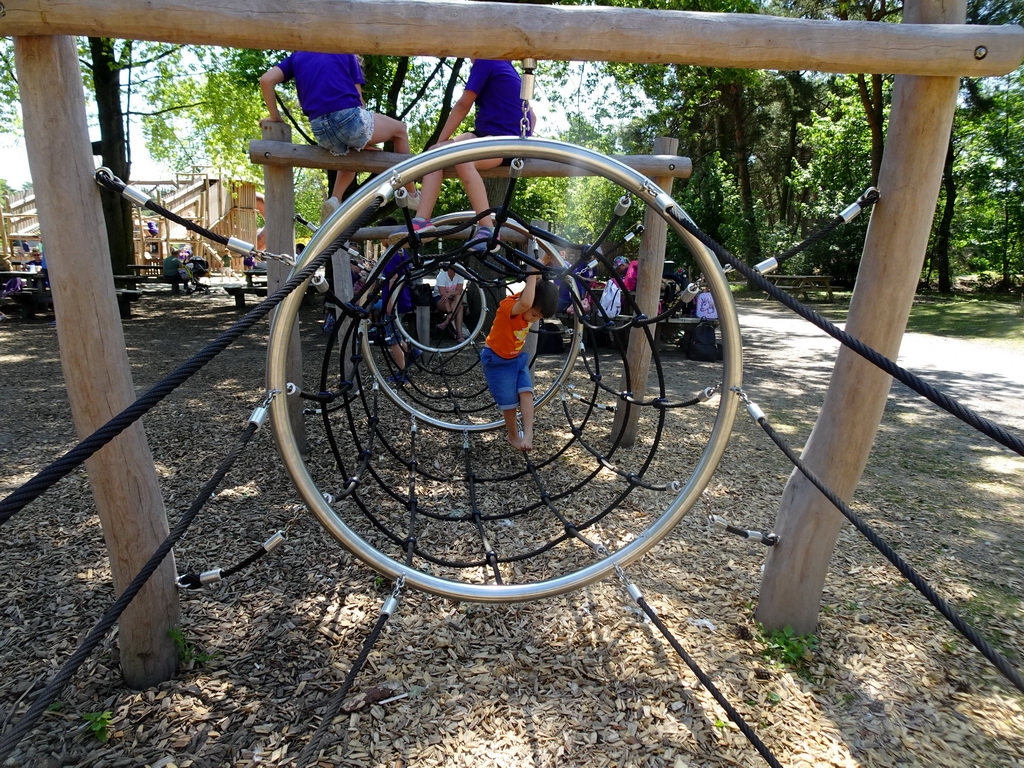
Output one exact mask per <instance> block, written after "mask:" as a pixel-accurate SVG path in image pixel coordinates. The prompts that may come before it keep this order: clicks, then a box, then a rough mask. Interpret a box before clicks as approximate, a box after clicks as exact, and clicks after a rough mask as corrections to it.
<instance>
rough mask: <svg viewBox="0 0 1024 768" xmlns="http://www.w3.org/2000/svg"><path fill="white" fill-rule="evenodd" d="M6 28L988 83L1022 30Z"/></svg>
mask: <svg viewBox="0 0 1024 768" xmlns="http://www.w3.org/2000/svg"><path fill="white" fill-rule="evenodd" d="M3 7H4V9H5V11H6V13H5V14H4V15H3V16H2V17H0V35H90V36H95V37H114V38H124V39H132V40H160V41H165V42H170V43H193V44H200V45H220V46H227V47H234V48H262V49H285V50H309V51H344V52H351V53H362V54H385V55H392V56H420V55H422V56H463V57H476V58H489V59H510V60H516V59H523V58H527V57H529V58H535V59H559V60H570V61H573V60H576V61H629V62H639V63H664V64H692V65H699V66H706V67H734V68H739V69H774V70H816V71H819V72H865V73H869V72H871V73H874V72H878V73H891V74H904V75H940V76H943V75H944V76H968V77H982V76H988V75H1002V74H1006V73H1008V72H1012V71H1013V70H1015V69H1016V68H1017V67H1018V66H1019V65H1020V64H1021V61H1022V59H1024V29H1022V28H1021V27H1019V26H1015V25H1007V26H1001V27H984V26H971V25H966V24H881V23H875V22H861V21H818V20H809V19H788V18H778V17H772V16H758V15H754V14H741V13H735V14H723V13H695V12H687V11H651V10H645V9H637V8H610V7H592V6H546V5H545V6H541V5H532V4H522V5H520V4H511V3H491V2H465V1H464V0H463V1H459V0H429V1H428V0H388V1H387V2H381V0H188V2H172V1H171V0H149V1H148V2H146V3H143V4H140V3H139V2H138V0H61V1H60V2H57V1H56V0H3Z"/></svg>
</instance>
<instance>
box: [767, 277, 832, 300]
mask: <svg viewBox="0 0 1024 768" xmlns="http://www.w3.org/2000/svg"><path fill="white" fill-rule="evenodd" d="M765 278H766V279H767V280H768V281H769V282H770V283H772V284H773V285H777V286H778V287H779V288H782V289H783V290H785V291H788V292H789V293H791V294H793V295H794V296H802V297H803V298H804V300H806V299H807V293H808V291H819V292H824V293H826V294H828V300H829V301H833V300H834V299H833V298H832V277H831V276H830V275H765Z"/></svg>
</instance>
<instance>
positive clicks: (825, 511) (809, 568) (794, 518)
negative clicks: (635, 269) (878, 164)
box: [756, 0, 966, 634]
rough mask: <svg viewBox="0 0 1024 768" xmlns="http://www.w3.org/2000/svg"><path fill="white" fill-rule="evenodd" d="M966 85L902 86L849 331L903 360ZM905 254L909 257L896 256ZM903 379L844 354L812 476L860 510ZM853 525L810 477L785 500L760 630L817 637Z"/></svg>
mask: <svg viewBox="0 0 1024 768" xmlns="http://www.w3.org/2000/svg"><path fill="white" fill-rule="evenodd" d="M904 13H905V15H906V16H907V18H908V19H915V20H922V21H924V20H927V21H942V20H949V21H950V22H956V21H959V20H962V19H963V18H964V16H965V14H966V0H907V2H906V5H905V6H904ZM959 90H960V81H959V80H958V79H957V78H955V77H947V78H943V77H898V78H896V81H895V83H894V84H893V95H892V111H891V114H890V118H889V131H888V135H887V137H886V143H885V157H884V159H883V161H882V168H881V172H880V173H879V177H878V189H879V192H880V193H881V197H880V199H879V201H878V203H876V204H875V206H874V207H873V208H872V210H871V222H870V224H869V225H868V234H867V239H866V241H865V243H864V255H863V258H862V259H861V264H860V271H859V272H858V273H857V283H856V286H855V288H854V291H853V298H852V299H851V300H850V312H849V315H848V316H847V321H846V332H847V333H849V334H850V335H851V336H854V337H855V338H858V339H860V340H861V341H863V342H864V343H865V344H867V345H868V346H870V347H872V348H873V349H875V350H877V351H878V352H881V353H882V354H883V355H885V356H886V357H888V358H889V359H891V360H895V359H896V356H897V354H898V353H899V350H900V342H901V341H902V339H903V333H904V329H905V328H906V325H907V318H908V317H909V316H910V308H911V306H912V304H913V301H914V294H915V293H916V291H917V281H918V280H919V279H920V275H921V265H922V264H923V262H924V255H925V249H926V248H927V247H928V235H929V233H930V232H931V225H932V219H933V217H934V213H935V201H936V199H937V197H938V194H939V184H940V182H941V180H942V166H943V161H944V159H945V157H946V147H947V145H948V143H949V134H950V130H951V126H952V124H953V113H954V111H955V110H956V100H957V94H958V93H959ZM894 254H898V257H897V256H894ZM891 386H892V377H891V376H889V374H887V373H885V372H884V371H883V370H881V369H880V368H877V367H875V366H874V365H872V364H871V363H869V362H867V361H866V360H864V358H862V357H861V356H860V355H858V354H856V353H855V352H853V351H851V350H850V349H849V348H847V347H842V348H841V349H840V350H839V355H838V357H837V358H836V364H835V368H834V370H833V374H832V381H831V384H830V385H829V389H828V393H827V394H826V395H825V401H824V403H823V404H822V407H821V412H820V413H819V415H818V420H817V422H815V425H814V429H813V430H812V431H811V435H810V437H809V438H808V439H807V444H806V445H805V446H804V450H803V457H804V461H805V462H806V464H807V467H808V468H809V469H810V470H811V471H812V472H814V473H815V474H816V475H817V476H818V477H820V478H821V479H822V481H823V482H824V483H825V484H826V485H827V486H829V487H830V488H832V489H833V490H834V491H835V492H836V493H837V494H838V495H839V497H840V498H842V499H843V500H844V501H847V502H848V501H849V500H850V498H851V496H852V495H853V492H854V489H855V488H856V487H857V483H858V482H859V481H860V477H861V474H862V473H863V472H864V467H865V466H866V465H867V460H868V456H869V454H870V452H871V446H872V443H873V442H874V438H875V432H876V431H877V430H878V425H879V423H881V420H882V414H883V412H884V411H885V403H886V398H887V397H888V394H889V389H890V387H891ZM844 522H845V518H844V517H843V516H842V515H841V514H840V513H839V511H838V510H836V508H835V507H834V506H832V504H830V503H829V502H828V500H826V499H825V497H824V496H822V494H821V492H820V491H818V489H817V488H815V487H814V486H813V485H811V483H810V481H809V480H807V478H806V477H804V475H803V474H802V473H800V472H799V471H797V470H794V471H793V473H792V474H791V475H790V478H789V482H788V483H787V485H786V489H785V491H784V492H783V494H782V501H781V503H780V510H779V517H778V520H777V522H776V526H775V532H776V533H777V534H778V535H779V539H780V543H779V544H778V545H777V546H775V547H772V548H771V549H770V550H769V552H768V559H767V562H766V564H765V569H764V576H763V578H762V582H761V599H760V602H759V604H758V607H757V614H756V615H757V619H758V621H760V622H762V623H763V624H764V625H765V626H766V627H768V628H769V629H781V628H783V627H785V626H787V625H788V626H791V627H793V628H794V629H795V630H796V632H797V634H806V633H808V632H814V631H816V628H817V623H818V610H819V606H820V603H821V594H822V590H823V588H824V585H825V577H826V574H827V572H828V566H829V562H830V561H831V559H832V551H833V549H834V547H835V544H836V541H837V538H838V536H839V531H840V529H841V528H842V526H843V524H844Z"/></svg>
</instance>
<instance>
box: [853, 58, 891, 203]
mask: <svg viewBox="0 0 1024 768" xmlns="http://www.w3.org/2000/svg"><path fill="white" fill-rule="evenodd" d="M857 88H858V90H859V91H860V101H861V104H862V105H863V107H864V116H865V117H866V118H867V122H868V129H869V130H870V131H871V183H872V184H877V183H878V173H879V171H880V169H881V168H882V153H883V152H884V151H885V96H884V94H883V92H882V76H881V75H872V76H871V88H870V89H868V84H867V80H866V79H865V78H864V75H857Z"/></svg>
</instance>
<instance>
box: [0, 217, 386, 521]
mask: <svg viewBox="0 0 1024 768" xmlns="http://www.w3.org/2000/svg"><path fill="white" fill-rule="evenodd" d="M379 207H380V202H379V200H375V201H374V202H373V203H372V204H371V205H370V207H369V208H368V209H367V210H366V211H365V212H364V213H363V214H362V215H361V216H360V217H359V219H358V220H357V221H356V222H355V223H353V225H352V226H351V227H350V228H349V230H348V231H347V232H345V233H343V234H342V235H341V236H340V237H339V238H338V239H337V240H335V241H334V243H332V244H331V245H330V246H328V247H327V248H325V249H324V251H323V253H321V254H320V255H318V256H317V257H316V258H315V259H314V260H313V261H312V262H310V263H309V264H307V265H306V266H305V267H304V268H303V269H302V270H300V271H299V272H298V273H297V274H296V275H294V276H293V277H292V278H291V279H289V280H288V281H287V282H286V283H285V284H284V285H282V286H281V288H280V289H279V290H277V291H276V292H275V293H274V294H273V295H272V296H268V297H267V298H266V299H264V300H263V301H262V302H260V303H259V304H258V305H257V306H255V307H254V308H253V309H252V311H250V312H249V313H247V314H246V315H245V317H243V318H241V319H240V320H239V321H238V322H236V323H235V324H234V325H232V326H231V327H230V328H228V329H227V330H226V331H224V332H223V333H222V334H221V335H220V336H218V337H217V338H216V339H214V340H213V341H212V342H210V343H209V344H208V345H207V346H206V347H204V348H203V349H201V350H200V351H199V352H197V353H196V354H195V355H193V356H192V357H191V358H190V359H189V360H187V361H186V362H185V363H183V364H182V365H180V366H179V367H178V368H176V369H175V370H174V371H172V372H171V373H170V374H168V375H167V376H166V377H164V379H163V380H162V381H160V382H158V383H157V384H155V385H153V386H152V387H150V389H149V390H148V391H147V392H145V393H144V394H143V395H142V396H141V397H139V398H138V399H137V400H136V401H135V402H134V403H132V404H131V405H129V406H128V407H127V408H125V409H124V410H123V411H121V412H120V413H119V414H117V415H116V416H114V417H113V418H111V419H110V420H109V421H108V422H107V423H106V424H104V425H103V426H101V427H100V428H99V429H97V430H96V431H95V432H93V433H92V434H91V435H89V436H88V437H87V438H85V439H84V440H82V441H81V442H80V443H78V445H76V446H75V447H74V448H72V449H71V450H69V451H68V452H67V453H65V454H64V455H63V456H61V457H60V458H59V459H57V460H56V461H54V462H52V463H51V464H49V465H48V466H47V467H44V468H43V470H42V471H41V472H39V473H38V474H37V475H36V476H35V477H33V478H31V479H30V480H28V481H27V482H25V483H24V484H22V485H21V487H19V488H17V489H15V490H14V492H12V493H11V494H10V495H8V496H7V497H5V498H4V499H3V500H0V525H3V524H4V523H6V522H7V521H8V520H9V519H10V518H11V517H13V516H14V515H15V514H16V513H17V512H19V511H20V510H21V509H23V508H24V507H25V506H26V505H28V504H29V503H31V502H32V501H34V500H35V499H37V498H39V496H41V495H42V494H43V493H45V492H46V491H47V490H48V489H50V488H51V487H52V486H53V485H55V484H56V483H57V482H58V481H59V480H61V479H62V478H64V477H65V476H67V475H68V474H70V473H71V472H72V471H73V470H74V469H75V468H76V467H78V466H80V465H81V464H83V463H84V462H85V461H86V460H87V459H89V458H90V457H91V456H92V455H93V454H95V453H96V452H97V451H98V450H100V449H101V448H103V446H105V445H106V444H107V443H109V442H110V441H111V440H113V439H114V438H115V437H117V436H118V435H119V434H121V432H123V431H124V430H125V429H127V428H128V427H130V426H131V425H132V424H134V423H135V422H136V421H138V420H139V419H140V418H142V417H143V416H144V415H145V414H146V413H147V412H149V410H150V409H152V408H153V407H154V406H156V405H157V404H158V403H159V402H160V401H161V400H163V399H164V398H165V397H167V395H169V394H170V393H171V392H173V391H174V390H175V389H177V388H178V387H179V386H181V385H182V384H183V383H185V382H186V381H188V379H190V378H191V377H192V376H194V375H195V374H196V373H198V372H199V371H200V370H201V369H202V368H203V367H204V366H205V365H206V364H207V363H209V362H210V361H211V360H213V359H214V358H215V357H216V356H217V355H219V354H220V353H221V352H223V351H224V350H225V349H226V348H227V347H228V346H230V345H231V344H232V343H233V342H234V341H235V340H236V339H238V337H240V336H241V335H242V334H243V333H245V332H246V331H247V330H249V328H251V327H252V326H253V325H255V324H256V323H257V322H258V321H259V320H261V319H262V318H263V317H264V316H266V315H267V314H269V313H270V311H271V310H272V309H274V307H276V306H277V305H278V304H280V303H281V302H282V301H284V299H285V298H286V297H287V296H288V295H289V294H290V293H291V292H292V291H294V290H295V289H296V288H298V287H299V286H300V285H302V284H303V283H304V282H305V281H306V280H308V279H309V278H310V277H312V275H313V273H314V272H316V270H317V269H319V267H320V266H321V265H322V264H323V263H324V262H326V261H327V259H329V258H330V257H331V255H332V254H333V253H334V252H335V251H336V250H337V249H338V248H340V247H341V244H342V243H343V242H345V240H347V239H348V238H350V237H351V236H352V233H353V232H355V230H356V229H358V228H359V227H361V226H363V225H364V224H365V223H366V222H368V221H369V220H370V219H371V218H372V217H373V215H374V214H375V213H376V211H377V209H378V208H379Z"/></svg>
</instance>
